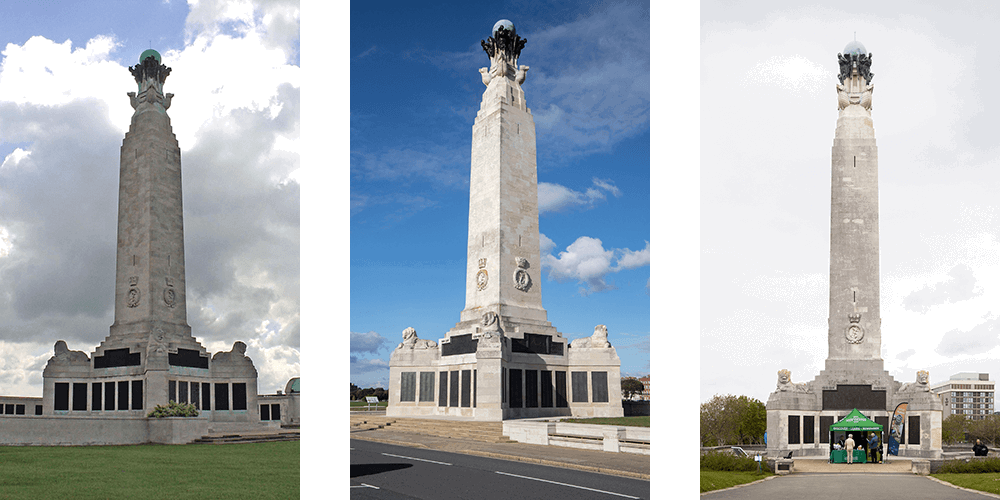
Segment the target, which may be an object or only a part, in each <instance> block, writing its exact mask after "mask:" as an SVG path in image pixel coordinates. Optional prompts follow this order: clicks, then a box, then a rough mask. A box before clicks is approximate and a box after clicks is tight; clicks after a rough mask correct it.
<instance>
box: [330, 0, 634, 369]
mask: <svg viewBox="0 0 1000 500" xmlns="http://www.w3.org/2000/svg"><path fill="white" fill-rule="evenodd" d="M502 18H509V19H510V20H511V21H513V22H514V25H515V27H516V29H517V33H518V35H520V36H521V37H522V38H525V39H527V44H526V46H525V48H524V50H523V51H522V53H521V57H520V61H519V63H520V64H524V65H528V66H530V67H531V70H530V71H529V73H528V79H527V81H526V82H525V84H524V86H523V88H524V91H525V99H526V101H527V104H528V107H529V108H530V109H531V110H532V113H533V116H534V119H535V127H536V137H537V163H538V180H539V206H540V211H541V215H540V221H539V224H540V231H541V233H542V234H543V235H544V236H545V237H544V238H542V241H543V249H542V255H543V274H544V279H543V283H542V305H543V306H544V307H545V309H546V310H547V311H548V318H549V321H550V322H552V324H553V325H554V326H556V327H557V328H558V329H559V331H560V332H562V334H563V336H565V337H568V338H570V339H573V338H579V337H583V336H589V335H590V334H591V333H593V329H594V326H595V325H597V324H606V325H607V326H608V332H609V338H610V340H611V342H612V344H613V345H614V346H615V347H616V348H617V351H618V355H619V356H620V357H621V359H622V372H623V374H628V375H640V376H641V375H645V374H647V373H649V369H650V367H649V359H650V358H649V354H650V349H649V346H650V343H649V341H650V337H649V332H650V288H649V287H650V266H649V262H650V257H649V256H650V249H649V241H650V187H649V186H650V94H649V82H650V74H649V71H650V62H649V56H650V52H649V51H650V30H649V7H648V4H645V3H638V4H636V3H602V4H594V5H579V4H577V3H575V2H549V3H532V4H526V5H520V4H516V3H511V2H492V3H482V4H477V5H470V4H468V3H464V2H453V3H451V4H448V3H439V4H436V6H434V7H429V6H416V5H414V4H412V3H400V4H397V5H394V6H392V7H387V6H386V5H385V4H383V3H380V4H377V5H373V6H370V4H360V3H357V2H355V3H354V4H353V5H352V9H351V41H350V64H351V72H350V77H351V103H350V196H351V216H350V230H351V243H350V249H351V255H350V266H351V288H350V293H351V296H350V297H351V301H350V302H351V305H350V308H351V313H350V331H351V381H352V382H353V383H355V384H358V385H362V386H364V387H367V386H370V385H384V386H386V385H387V378H388V358H389V355H390V353H391V350H392V349H393V348H394V347H395V346H396V344H398V342H399V341H400V336H401V332H402V331H403V329H405V328H407V327H411V326H412V327H414V328H416V330H417V332H418V334H419V335H420V337H421V338H429V339H434V340H436V339H439V338H442V337H443V336H444V334H445V332H446V331H447V330H448V329H450V328H451V327H452V326H454V324H455V323H456V322H457V321H458V315H459V312H460V311H461V310H462V308H463V307H464V305H465V259H466V244H467V236H468V234H467V231H468V225H467V224H468V220H467V218H468V203H469V198H468V196H469V192H468V189H469V184H468V182H469V180H468V178H469V165H470V150H471V135H472V132H471V129H472V123H473V120H474V118H475V114H476V111H477V110H478V109H479V104H480V100H481V97H482V92H483V90H484V89H485V87H484V86H483V84H482V82H481V80H480V75H479V72H478V70H479V68H480V67H483V66H488V65H489V61H488V58H487V56H486V53H485V52H484V51H483V49H482V47H481V46H480V40H483V39H485V38H486V37H487V36H489V35H490V30H491V28H492V27H493V24H494V23H495V22H496V21H497V20H499V19H502Z"/></svg>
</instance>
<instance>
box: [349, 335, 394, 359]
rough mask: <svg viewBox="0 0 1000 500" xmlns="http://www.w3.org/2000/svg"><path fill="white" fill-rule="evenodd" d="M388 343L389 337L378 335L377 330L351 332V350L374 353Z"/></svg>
mask: <svg viewBox="0 0 1000 500" xmlns="http://www.w3.org/2000/svg"><path fill="white" fill-rule="evenodd" d="M388 343H389V339H387V338H385V337H383V336H381V335H379V334H378V332H367V333H358V332H351V352H355V353H361V352H369V353H372V354H375V353H377V352H378V351H381V350H382V349H385V348H386V347H387V346H388Z"/></svg>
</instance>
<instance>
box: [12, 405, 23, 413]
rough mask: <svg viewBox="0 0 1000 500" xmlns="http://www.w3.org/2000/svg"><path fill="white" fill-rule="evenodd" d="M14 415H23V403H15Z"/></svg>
mask: <svg viewBox="0 0 1000 500" xmlns="http://www.w3.org/2000/svg"><path fill="white" fill-rule="evenodd" d="M14 415H24V405H15V406H14Z"/></svg>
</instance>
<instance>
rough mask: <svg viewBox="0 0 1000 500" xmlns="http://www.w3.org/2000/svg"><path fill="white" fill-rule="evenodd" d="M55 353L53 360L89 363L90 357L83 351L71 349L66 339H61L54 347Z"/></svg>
mask: <svg viewBox="0 0 1000 500" xmlns="http://www.w3.org/2000/svg"><path fill="white" fill-rule="evenodd" d="M53 350H54V351H55V354H54V355H53V356H52V360H53V361H57V362H65V363H81V362H82V363H89V362H90V357H89V356H87V354H86V353H84V352H83V351H71V350H69V347H68V346H67V345H66V341H65V340H59V341H57V342H56V345H55V346H54V347H53Z"/></svg>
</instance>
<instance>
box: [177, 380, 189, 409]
mask: <svg viewBox="0 0 1000 500" xmlns="http://www.w3.org/2000/svg"><path fill="white" fill-rule="evenodd" d="M177 402H178V403H184V404H187V402H188V383H187V381H184V380H182V381H180V382H177Z"/></svg>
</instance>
